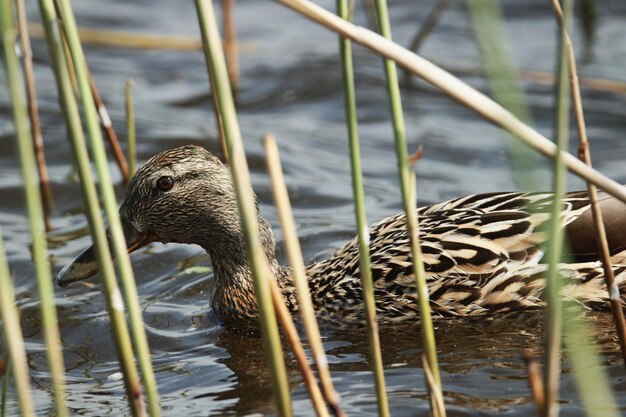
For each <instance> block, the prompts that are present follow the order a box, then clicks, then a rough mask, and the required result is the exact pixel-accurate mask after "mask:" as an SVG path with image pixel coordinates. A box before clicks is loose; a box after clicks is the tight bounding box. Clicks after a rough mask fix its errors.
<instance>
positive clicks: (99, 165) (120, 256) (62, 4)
mask: <svg viewBox="0 0 626 417" xmlns="http://www.w3.org/2000/svg"><path fill="white" fill-rule="evenodd" d="M57 4H58V8H59V10H60V12H61V18H62V21H63V29H64V32H65V34H66V37H67V43H68V46H69V49H70V52H71V57H72V61H73V64H74V65H73V66H74V70H75V72H76V79H77V82H78V89H79V91H80V98H81V101H82V106H83V114H84V117H85V121H86V126H87V131H88V133H89V137H90V139H91V149H92V153H93V156H94V160H95V165H96V170H97V172H98V178H99V181H98V183H99V186H100V193H101V197H102V202H103V206H104V211H105V213H106V215H107V218H108V221H109V233H110V241H111V244H112V248H113V252H114V254H115V260H116V264H117V267H118V270H119V272H120V280H121V282H122V285H123V288H124V296H125V301H126V305H127V307H128V315H129V319H130V325H131V330H132V332H133V339H134V342H135V349H136V351H137V357H138V360H139V365H140V368H141V373H142V375H143V380H144V385H145V388H146V396H147V399H148V408H149V412H150V415H151V416H153V417H156V416H159V415H160V406H159V398H158V392H157V388H156V382H155V378H154V371H153V369H152V361H151V359H150V351H149V348H148V341H147V338H146V334H145V331H144V324H143V318H142V315H141V308H140V304H139V297H138V295H137V287H136V284H135V279H134V276H133V270H132V267H131V264H130V260H129V257H128V251H127V247H126V239H125V237H124V233H123V231H122V225H121V221H120V218H119V214H118V209H117V202H116V198H115V193H114V190H113V185H112V183H111V179H110V176H109V172H108V163H107V157H106V152H105V150H104V144H103V140H102V132H101V131H100V127H99V125H98V118H97V117H96V114H97V113H96V107H95V99H94V97H93V96H92V91H93V88H92V86H93V83H92V81H91V75H90V74H89V71H88V69H87V63H86V61H85V57H84V54H83V50H82V46H81V44H80V40H79V39H78V34H77V30H76V22H75V20H74V15H73V12H72V9H71V6H70V4H69V1H68V0H58V3H57ZM100 109H101V108H100ZM126 169H127V168H126ZM103 278H104V281H105V288H106V289H107V303H108V304H109V307H110V308H109V313H110V315H111V316H112V320H111V322H112V324H114V325H115V327H116V328H117V330H116V335H117V337H116V339H117V341H118V343H119V353H120V356H121V358H123V359H122V362H123V364H122V369H123V372H124V377H125V378H124V381H125V384H126V390H127V393H128V396H129V401H130V404H131V409H132V410H133V413H136V414H137V415H143V414H144V408H143V407H144V406H143V400H142V394H141V385H140V383H139V378H138V375H137V369H136V365H135V363H134V360H133V351H132V345H131V341H130V338H129V335H128V327H127V325H126V322H125V320H124V304H123V302H122V300H121V299H120V298H119V288H118V286H117V282H116V280H115V275H114V273H113V271H111V274H110V275H108V276H107V277H104V276H103ZM113 316H115V319H114V318H113Z"/></svg>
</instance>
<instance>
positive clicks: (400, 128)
mask: <svg viewBox="0 0 626 417" xmlns="http://www.w3.org/2000/svg"><path fill="white" fill-rule="evenodd" d="M375 5H376V16H377V19H378V26H379V28H380V34H381V35H382V36H383V37H384V38H386V39H388V40H391V27H390V25H389V14H388V12H387V2H386V0H376V1H375ZM383 63H384V68H385V80H386V84H387V93H388V95H389V106H390V110H391V116H392V119H393V130H394V141H395V147H396V157H397V164H398V172H399V177H400V187H401V190H402V202H403V207H404V211H405V213H406V220H407V233H408V235H409V238H410V241H411V255H412V259H413V273H414V274H415V281H416V287H417V294H418V301H419V307H420V317H421V327H422V340H423V344H424V350H425V353H426V359H427V361H428V367H429V369H430V372H431V373H432V378H433V380H434V383H435V384H434V385H435V387H436V389H437V390H438V391H439V392H438V394H436V395H433V392H430V398H431V410H433V412H434V410H436V409H439V407H436V405H435V401H436V398H443V393H442V390H441V377H440V376H439V364H438V361H437V349H436V346H435V333H434V330H433V325H432V318H431V311H430V303H429V299H430V297H429V294H428V287H427V285H426V276H425V272H424V265H423V263H422V253H421V252H422V251H421V248H420V245H419V234H418V223H417V212H416V207H415V204H416V198H415V195H414V188H415V184H412V180H411V178H412V174H411V171H410V168H409V166H408V153H407V146H406V131H405V128H404V115H403V113H402V99H401V97H400V87H399V85H398V73H397V71H396V64H395V62H394V61H392V60H391V59H387V58H385V59H384V60H383Z"/></svg>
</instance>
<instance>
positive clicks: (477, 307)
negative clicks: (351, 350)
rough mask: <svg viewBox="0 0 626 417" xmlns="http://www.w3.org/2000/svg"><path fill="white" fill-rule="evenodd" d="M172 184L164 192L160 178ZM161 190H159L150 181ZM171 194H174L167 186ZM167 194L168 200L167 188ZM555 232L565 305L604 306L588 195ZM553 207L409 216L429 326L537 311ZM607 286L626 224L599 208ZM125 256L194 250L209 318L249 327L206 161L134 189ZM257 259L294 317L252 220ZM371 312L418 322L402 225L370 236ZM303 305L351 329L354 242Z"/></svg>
mask: <svg viewBox="0 0 626 417" xmlns="http://www.w3.org/2000/svg"><path fill="white" fill-rule="evenodd" d="M167 177H169V178H171V179H172V180H173V183H171V182H170V181H169V179H168V178H167ZM163 178H165V181H163V180H161V181H160V180H159V179H163ZM172 184H173V185H172ZM170 186H171V188H170ZM561 200H562V202H563V210H562V212H561V216H560V218H559V221H560V222H561V224H562V226H563V227H564V228H565V230H566V235H567V236H568V237H569V240H570V242H571V245H570V248H571V251H570V259H571V261H572V263H568V264H562V265H561V266H560V269H561V272H562V274H563V275H564V276H565V284H564V287H563V291H562V292H563V296H564V297H565V298H567V299H570V300H575V301H578V302H580V303H582V304H584V305H586V306H588V307H600V306H603V305H604V304H605V303H606V300H607V291H606V290H605V287H604V281H603V273H602V267H601V265H600V263H599V262H598V256H597V254H596V250H595V240H594V239H595V238H594V237H593V233H592V229H591V222H590V218H589V217H590V210H589V201H588V198H587V194H586V193H584V192H576V193H568V194H565V195H563V197H562V199H561ZM551 202H552V195H551V194H549V193H492V194H480V195H472V196H467V197H463V198H458V199H455V200H450V201H446V202H443V203H439V204H435V205H432V206H428V207H423V208H420V209H418V218H419V221H420V236H419V237H420V242H421V248H422V252H423V254H424V264H425V269H426V274H427V282H428V289H429V293H430V304H431V307H432V310H433V312H434V315H435V316H442V317H451V316H478V315H487V314H492V313H503V312H511V311H515V310H522V309H532V308H539V307H541V306H542V305H543V301H542V292H543V289H544V285H545V284H544V278H543V277H544V273H545V272H546V265H545V264H543V251H542V249H541V245H542V244H543V243H544V242H545V240H546V237H547V233H546V230H547V226H548V219H549V211H550V205H551ZM602 209H603V212H604V214H605V216H606V217H607V220H606V223H607V224H608V225H609V226H610V227H609V230H608V235H609V242H610V244H611V250H612V256H613V260H614V262H615V265H614V270H615V276H616V277H615V279H616V282H617V283H618V285H620V286H622V285H623V283H624V281H625V277H626V263H625V262H624V256H625V255H626V251H624V249H625V248H626V236H624V233H623V231H624V230H625V228H624V226H626V216H625V215H624V213H623V212H624V210H623V206H622V204H621V203H619V202H616V200H614V199H613V198H611V197H608V196H606V195H603V196H602ZM120 215H121V217H122V222H123V224H124V228H125V233H126V236H127V241H128V245H129V248H130V247H132V248H133V249H135V248H137V247H141V246H143V245H145V244H147V243H149V242H151V241H159V242H164V243H166V242H180V243H189V244H198V245H200V246H202V247H203V248H204V249H205V250H206V251H207V252H208V253H209V255H210V257H211V261H212V263H213V267H214V275H215V293H214V296H213V300H212V304H213V307H214V309H215V311H216V312H217V313H218V315H220V316H221V317H222V318H224V319H225V320H227V321H233V320H234V321H236V320H248V319H251V318H253V317H255V315H256V302H255V298H254V291H253V285H252V278H251V271H250V266H249V264H248V261H247V259H246V256H245V251H244V241H243V234H242V230H241V226H240V221H239V214H238V209H237V203H236V199H235V193H234V189H233V184H232V179H231V176H230V171H229V169H228V168H227V167H226V166H225V165H223V164H222V163H221V162H219V160H217V158H215V157H214V156H213V155H211V154H209V153H208V152H207V151H206V150H204V149H202V148H200V147H197V146H185V147H181V148H177V149H173V150H169V151H165V152H163V153H161V154H159V155H157V156H155V157H153V158H152V159H151V160H149V161H148V162H147V163H146V164H145V165H144V166H143V167H142V168H141V169H139V171H138V172H137V174H136V175H135V176H134V177H133V179H132V181H131V184H130V186H129V191H128V195H127V196H126V198H125V200H124V202H123V203H122V205H121V207H120ZM259 221H260V233H261V239H262V244H263V248H264V250H265V253H266V255H267V258H268V260H269V262H270V266H271V269H272V271H273V272H274V275H275V276H276V279H277V281H278V283H279V285H280V287H281V289H282V292H283V295H284V297H285V301H286V303H287V305H288V306H289V308H290V310H291V311H292V312H296V311H297V309H298V305H297V301H296V296H295V289H294V285H293V283H292V280H291V276H290V269H289V268H287V267H284V266H281V265H279V264H278V261H277V260H276V256H275V243H274V237H273V234H272V230H271V227H270V225H269V224H268V223H267V222H266V221H265V220H264V219H263V218H262V217H260V216H259ZM370 251H371V261H372V274H373V279H374V287H375V293H376V294H375V295H376V307H377V313H378V317H379V319H380V320H381V321H400V320H407V319H408V320H411V319H415V318H417V316H418V314H419V313H418V307H417V302H416V299H417V295H416V290H415V279H414V276H413V270H412V261H411V256H410V247H409V238H408V235H407V232H406V226H405V216H404V214H399V215H397V216H394V217H390V218H387V219H384V220H382V221H380V222H378V223H376V224H374V225H373V226H372V227H371V228H370ZM95 270H96V267H95V263H94V261H93V253H92V251H91V250H87V251H85V252H84V253H83V254H82V255H80V256H79V257H78V258H77V259H76V260H75V261H74V263H73V264H71V265H70V266H68V267H67V268H65V269H64V270H63V271H62V272H61V274H60V275H59V283H60V284H61V285H64V284H67V283H69V282H72V281H75V280H78V279H82V278H85V277H86V276H89V275H90V274H91V273H93V272H95ZM307 276H308V279H309V288H310V290H311V294H312V298H313V303H314V306H315V308H316V311H317V313H318V315H319V316H320V317H321V318H327V319H332V320H336V319H339V320H342V321H354V320H358V319H361V318H362V317H363V315H364V309H363V302H362V294H361V284H360V271H359V261H358V245H357V242H356V239H354V240H352V241H350V242H348V243H347V244H346V245H344V246H343V247H341V248H340V249H338V250H337V251H336V252H334V253H333V254H332V255H331V256H330V257H329V258H328V259H325V260H323V261H320V262H316V263H313V264H311V265H309V266H308V267H307Z"/></svg>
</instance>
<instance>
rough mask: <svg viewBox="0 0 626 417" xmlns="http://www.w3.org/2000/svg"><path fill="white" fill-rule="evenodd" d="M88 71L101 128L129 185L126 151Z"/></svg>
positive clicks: (123, 177) (124, 179)
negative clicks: (123, 149)
mask: <svg viewBox="0 0 626 417" xmlns="http://www.w3.org/2000/svg"><path fill="white" fill-rule="evenodd" d="M86 71H87V77H88V80H89V88H90V89H91V95H92V96H93V101H94V105H95V107H96V110H97V112H98V118H99V119H100V126H101V127H102V130H104V133H105V137H106V138H107V141H108V142H109V146H110V147H111V152H112V153H113V158H115V162H116V163H117V167H118V168H119V170H120V174H121V176H122V181H123V182H124V184H126V185H128V182H129V181H130V174H129V172H128V162H127V161H126V157H125V156H124V151H122V147H121V146H120V141H119V139H118V138H117V133H115V129H113V123H112V122H111V117H110V116H109V111H108V110H107V108H106V106H105V105H104V101H102V97H101V96H100V92H99V91H98V88H97V87H96V83H95V82H94V80H93V77H92V76H91V73H90V72H89V68H86Z"/></svg>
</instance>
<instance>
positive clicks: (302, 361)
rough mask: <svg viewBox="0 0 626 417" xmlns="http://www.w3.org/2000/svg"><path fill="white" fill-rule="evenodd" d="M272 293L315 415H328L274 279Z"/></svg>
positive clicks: (271, 283) (277, 313)
mask: <svg viewBox="0 0 626 417" xmlns="http://www.w3.org/2000/svg"><path fill="white" fill-rule="evenodd" d="M270 293H271V296H272V305H273V306H274V310H275V311H276V318H277V319H278V322H279V323H280V325H281V327H282V328H283V334H284V336H285V339H286V340H287V342H288V343H289V345H291V350H292V351H293V356H294V358H295V359H296V364H297V365H298V368H299V369H300V373H301V374H302V379H303V381H304V385H306V389H307V391H308V392H309V397H310V398H311V403H312V404H313V409H314V410H315V415H316V416H317V417H328V410H327V409H326V404H325V403H324V397H323V396H322V393H321V391H320V388H319V387H318V386H317V381H316V380H315V375H313V370H312V369H311V367H310V366H309V363H308V362H307V359H306V354H305V353H304V348H303V347H302V342H301V341H300V336H298V330H296V325H295V324H294V323H293V320H292V318H291V314H290V313H289V309H288V308H287V306H286V305H285V300H284V299H283V295H282V294H281V292H280V288H279V287H278V284H277V283H276V281H275V280H273V279H272V280H270Z"/></svg>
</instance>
